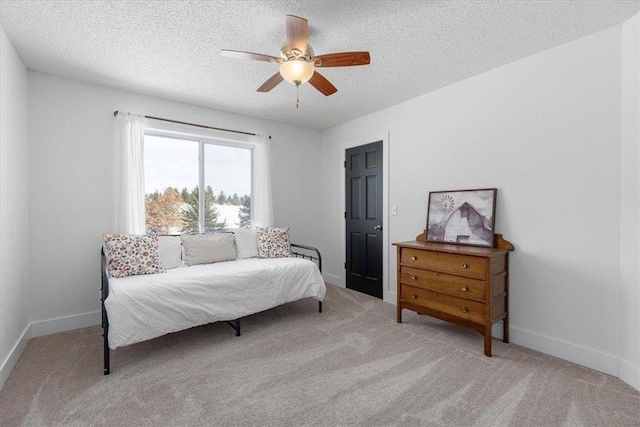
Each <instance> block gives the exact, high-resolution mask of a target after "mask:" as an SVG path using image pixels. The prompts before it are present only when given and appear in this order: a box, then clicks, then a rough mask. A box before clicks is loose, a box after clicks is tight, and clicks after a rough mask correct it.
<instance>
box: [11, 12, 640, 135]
mask: <svg viewBox="0 0 640 427" xmlns="http://www.w3.org/2000/svg"><path fill="white" fill-rule="evenodd" d="M638 11H640V1H613V0H611V1H601V2H598V1H482V2H480V1H420V2H417V1H349V2H347V1H341V2H338V1H335V2H334V1H166V0H165V1H157V2H156V1H77V0H76V1H34V0H28V1H11V0H1V1H0V23H1V24H2V27H3V29H4V31H5V32H6V33H7V35H8V36H9V38H10V39H11V41H12V42H13V44H14V46H15V48H16V50H17V51H18V53H19V54H20V56H21V57H22V59H23V60H24V62H25V65H26V66H27V68H29V69H30V70H36V71H41V72H44V73H50V74H55V75H59V76H64V77H68V78H72V79H77V80H80V81H84V82H89V83H95V84H99V85H104V86H110V87H114V88H119V89H125V90H129V91H133V92H138V93H143V94H148V95H154V96H159V97H163V98H168V99H174V100H178V101H183V102H188V103H192V104H198V105H203V106H207V107H211V108H216V109H220V110H225V111H230V112H235V113H240V114H246V115H249V116H254V117H260V118H265V119H270V120H276V121H280V122H284V123H290V124H294V125H300V126H304V127H308V128H313V129H326V128H328V127H331V126H334V125H337V124H340V123H343V122H346V121H349V120H351V119H354V118H356V117H360V116H363V115H365V114H368V113H371V112H373V111H377V110H380V109H382V108H385V107H388V106H391V105H394V104H397V103H400V102H403V101H405V100H407V99H410V98H413V97H416V96H418V95H421V94H424V93H427V92H430V91H433V90H435V89H438V88H441V87H443V86H446V85H449V84H452V83H455V82H457V81H460V80H463V79H466V78H468V77H471V76H473V75H477V74H479V73H482V72H485V71H488V70H491V69H493V68H496V67H499V66H501V65H504V64H508V63H510V62H513V61H515V60H518V59H521V58H524V57H526V56H529V55H532V54H535V53H537V52H541V51H543V50H547V49H549V48H552V47H554V46H558V45H560V44H563V43H566V42H569V41H571V40H574V39H577V38H580V37H583V36H586V35H588V34H591V33H594V32H596V31H599V30H603V29H605V28H609V27H612V26H615V25H618V24H621V23H622V22H624V21H625V20H627V19H629V18H630V17H632V16H633V15H635V14H636V13H638ZM288 13H290V14H295V15H298V16H302V17H305V18H307V19H308V20H309V43H310V44H311V45H312V46H313V48H314V50H315V52H316V54H325V53H333V52H341V51H353V50H368V51H370V52H371V65H368V66H362V67H349V68H330V69H324V70H323V71H322V73H323V75H324V76H325V77H327V78H328V79H329V80H330V81H331V82H332V83H333V84H334V85H335V86H336V87H337V88H338V92H337V93H336V94H334V95H332V96H330V97H325V96H323V95H321V94H320V93H319V92H317V91H316V90H315V89H314V88H313V87H312V86H310V85H308V84H306V85H303V86H302V87H301V88H300V108H299V109H296V108H295V98H296V89H295V87H294V86H292V85H290V84H288V83H286V82H283V83H281V84H280V85H279V86H277V87H276V88H275V89H273V90H272V91H271V92H269V93H258V92H256V89H257V88H258V87H259V86H260V85H261V84H262V83H263V82H264V81H265V80H266V79H267V78H268V77H270V76H271V75H273V74H274V73H275V72H276V71H277V65H276V64H271V63H267V62H257V61H241V60H234V59H230V58H223V57H222V56H220V49H223V48H225V49H234V50H247V51H250V52H258V53H265V54H269V55H274V56H277V55H278V53H279V50H280V47H281V46H282V45H283V44H284V43H285V41H286V37H285V15H286V14H288ZM141 113H144V112H141Z"/></svg>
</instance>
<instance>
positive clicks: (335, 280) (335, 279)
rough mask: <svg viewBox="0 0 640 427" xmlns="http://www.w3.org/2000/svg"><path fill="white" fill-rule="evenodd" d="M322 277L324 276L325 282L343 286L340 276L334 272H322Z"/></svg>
mask: <svg viewBox="0 0 640 427" xmlns="http://www.w3.org/2000/svg"><path fill="white" fill-rule="evenodd" d="M322 277H323V278H324V281H325V282H327V283H331V284H332V285H335V286H340V287H341V288H344V283H343V280H342V277H340V276H336V275H334V274H329V273H322Z"/></svg>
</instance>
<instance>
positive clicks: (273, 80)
mask: <svg viewBox="0 0 640 427" xmlns="http://www.w3.org/2000/svg"><path fill="white" fill-rule="evenodd" d="M282 80H284V79H283V78H282V75H280V73H279V72H278V73H275V74H274V75H273V76H271V77H269V80H267V81H266V82H264V83H262V86H260V87H259V88H258V92H269V91H270V90H271V89H273V88H274V87H276V86H278V85H279V84H280V82H281V81H282Z"/></svg>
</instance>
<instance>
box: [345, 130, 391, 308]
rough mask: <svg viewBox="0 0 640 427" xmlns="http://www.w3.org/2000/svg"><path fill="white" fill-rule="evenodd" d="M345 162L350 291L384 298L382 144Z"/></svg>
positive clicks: (349, 155)
mask: <svg viewBox="0 0 640 427" xmlns="http://www.w3.org/2000/svg"><path fill="white" fill-rule="evenodd" d="M346 159H347V160H346V163H345V173H346V175H345V185H346V188H345V190H346V191H345V193H346V195H347V200H346V205H345V206H346V209H347V210H346V212H345V218H346V236H347V242H346V247H347V262H346V266H345V268H346V270H347V271H346V284H347V288H349V289H353V290H356V291H359V292H364V293H365V294H369V295H372V296H374V297H378V298H382V141H378V142H374V143H372V144H367V145H363V146H360V147H355V148H350V149H348V150H347V151H346Z"/></svg>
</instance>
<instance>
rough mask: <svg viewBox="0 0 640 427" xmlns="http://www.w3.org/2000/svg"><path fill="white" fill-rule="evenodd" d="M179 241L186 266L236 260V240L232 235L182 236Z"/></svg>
mask: <svg viewBox="0 0 640 427" xmlns="http://www.w3.org/2000/svg"><path fill="white" fill-rule="evenodd" d="M180 240H182V245H183V246H184V255H185V258H184V262H185V264H187V265H196V264H211V263H212V262H221V261H231V260H233V259H236V238H235V236H234V235H233V233H210V234H183V235H181V236H180Z"/></svg>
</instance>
